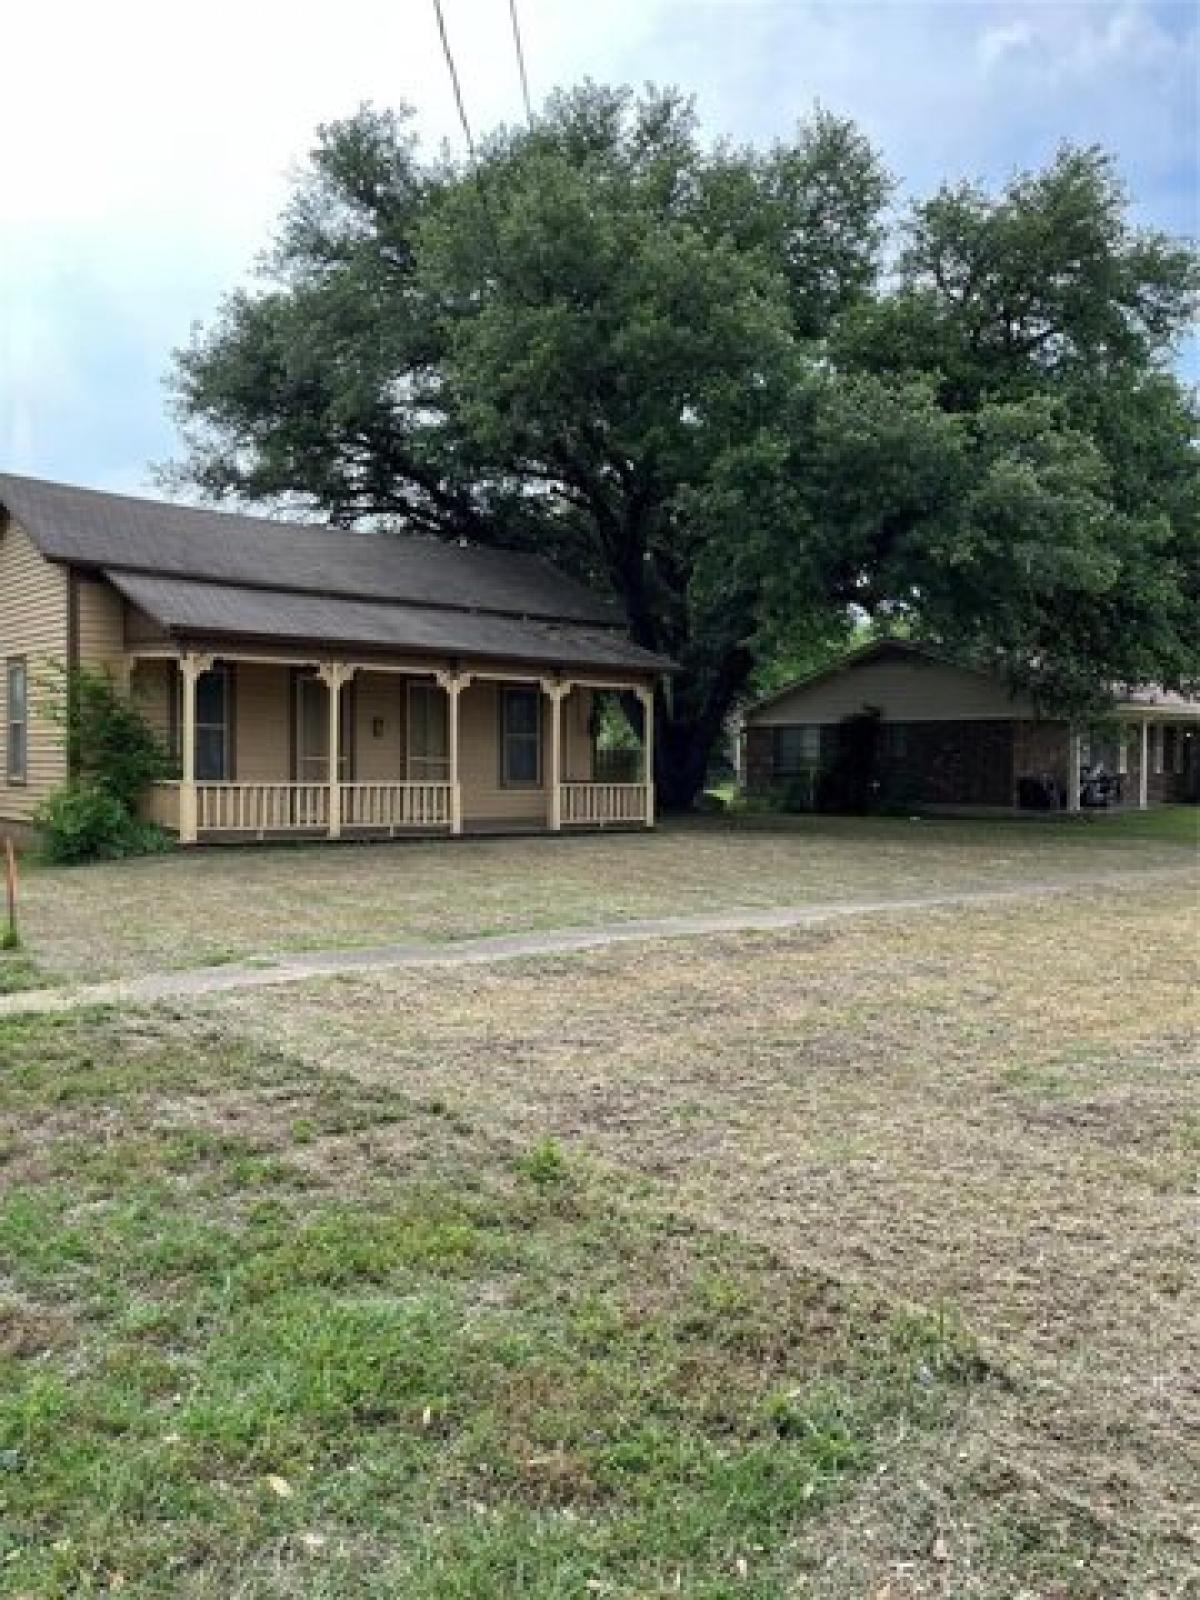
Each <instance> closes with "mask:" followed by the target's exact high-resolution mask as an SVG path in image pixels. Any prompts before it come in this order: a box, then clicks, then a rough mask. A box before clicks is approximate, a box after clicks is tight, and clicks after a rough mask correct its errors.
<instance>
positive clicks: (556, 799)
mask: <svg viewBox="0 0 1200 1600" xmlns="http://www.w3.org/2000/svg"><path fill="white" fill-rule="evenodd" d="M542 692H543V693H544V694H545V695H546V696H547V698H548V699H549V701H550V773H549V787H550V812H549V817H548V819H547V820H548V822H549V825H550V832H551V833H561V832H562V783H563V773H562V707H563V701H564V700H565V699H566V698H567V696H568V695H569V694H570V692H571V685H570V684H569V683H563V682H560V681H559V680H558V679H554V678H543V679H542Z"/></svg>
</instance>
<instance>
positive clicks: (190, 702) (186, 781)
mask: <svg viewBox="0 0 1200 1600" xmlns="http://www.w3.org/2000/svg"><path fill="white" fill-rule="evenodd" d="M212 664H213V658H212V656H206V655H201V654H200V653H199V652H198V651H195V650H189V651H186V652H185V653H184V654H183V655H182V656H181V657H180V658H179V672H180V677H181V680H182V688H183V694H182V700H183V706H182V719H181V720H182V724H183V725H182V727H181V729H180V734H181V739H180V775H179V778H180V781H179V842H180V844H195V842H196V680H197V679H198V678H199V677H200V676H201V674H202V673H205V672H210V671H211V670H212Z"/></svg>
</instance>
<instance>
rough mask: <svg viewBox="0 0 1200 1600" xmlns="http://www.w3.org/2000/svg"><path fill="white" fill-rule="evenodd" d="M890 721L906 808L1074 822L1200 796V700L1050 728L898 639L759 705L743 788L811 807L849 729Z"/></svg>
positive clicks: (890, 761) (892, 774) (1018, 702)
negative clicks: (852, 722)
mask: <svg viewBox="0 0 1200 1600" xmlns="http://www.w3.org/2000/svg"><path fill="white" fill-rule="evenodd" d="M867 710H874V711H876V712H878V713H879V716H880V730H879V747H878V765H879V774H880V778H881V780H882V781H883V782H884V783H885V784H886V786H887V788H888V789H890V790H891V791H892V792H894V793H896V794H898V795H901V796H903V798H904V801H905V803H907V804H911V805H913V806H917V807H923V808H933V809H936V808H938V807H946V808H949V809H954V810H980V811H995V810H1011V809H1015V808H1018V807H1020V806H1021V805H1023V804H1024V805H1028V804H1031V803H1040V804H1049V805H1056V806H1059V807H1061V808H1062V809H1065V810H1068V811H1075V810H1079V809H1080V807H1081V805H1083V804H1086V803H1087V802H1088V800H1089V799H1090V798H1091V797H1092V796H1093V795H1095V794H1096V793H1098V792H1100V791H1099V790H1098V789H1097V787H1096V786H1095V785H1094V784H1092V783H1091V782H1090V781H1089V780H1091V779H1092V778H1093V776H1094V775H1095V774H1098V773H1103V774H1104V775H1105V778H1106V781H1105V784H1104V786H1103V788H1104V791H1105V792H1107V794H1108V796H1109V799H1110V803H1114V804H1118V805H1122V806H1133V807H1139V806H1141V807H1144V806H1151V805H1160V804H1163V803H1165V802H1169V801H1179V800H1186V799H1195V798H1196V797H1197V792H1198V790H1200V699H1193V698H1188V697H1186V696H1183V695H1178V694H1170V693H1166V692H1164V691H1162V690H1158V689H1139V690H1129V691H1125V692H1122V693H1121V694H1119V695H1118V696H1117V697H1116V699H1115V702H1114V705H1113V709H1112V712H1111V715H1110V716H1109V717H1108V718H1106V719H1105V720H1104V721H1103V722H1101V723H1097V724H1096V725H1095V726H1094V727H1090V728H1076V727H1072V726H1070V725H1069V724H1068V723H1067V722H1065V721H1062V720H1055V719H1052V718H1044V717H1040V716H1039V715H1038V713H1037V711H1036V709H1035V707H1034V706H1033V704H1032V702H1030V701H1029V700H1028V699H1025V698H1023V697H1021V696H1019V695H1014V694H1013V692H1012V691H1011V690H1010V689H1009V688H1008V686H1007V685H1006V684H1005V683H1004V682H1002V681H1001V679H1000V678H999V677H997V676H995V675H992V674H989V673H987V672H985V671H982V670H979V669H976V668H972V667H966V666H963V665H962V664H961V663H958V662H955V661H952V660H950V659H949V658H947V657H945V656H943V655H940V654H939V653H938V652H937V651H935V650H932V649H930V648H928V647H926V646H924V645H918V644H910V643H907V642H905V641H902V640H885V641H882V642H880V643H877V644H871V645H867V646H866V647H864V648H863V649H861V650H858V651H855V652H854V653H853V654H851V655H849V656H847V657H846V658H844V659H843V660H842V661H840V662H838V663H837V664H836V665H834V666H832V667H829V668H826V669H825V670H824V671H822V672H817V673H814V674H812V675H811V676H810V677H807V678H804V679H801V680H800V681H799V682H797V683H793V684H789V685H788V687H787V688H785V689H781V690H780V691H779V692H778V693H776V694H773V695H770V696H768V697H767V698H766V699H764V700H760V701H758V702H757V703H756V704H754V705H752V706H750V707H749V708H748V709H747V711H746V712H745V714H744V716H743V720H742V748H741V761H742V779H743V782H744V784H745V787H746V789H747V791H748V792H749V793H751V794H764V793H768V792H770V791H772V790H778V789H787V788H791V787H793V786H795V787H796V788H797V789H798V791H799V793H800V796H801V798H803V795H804V791H805V787H806V785H807V786H809V787H811V786H812V784H813V782H814V781H815V779H816V776H817V774H819V773H820V772H822V771H825V770H828V768H829V766H830V764H831V762H832V761H833V759H834V755H835V752H836V750H837V748H838V741H839V740H840V739H841V738H842V737H843V731H842V729H843V723H844V719H845V718H847V717H849V716H853V715H855V714H856V713H861V712H863V711H867Z"/></svg>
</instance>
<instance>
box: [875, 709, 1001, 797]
mask: <svg viewBox="0 0 1200 1600" xmlns="http://www.w3.org/2000/svg"><path fill="white" fill-rule="evenodd" d="M891 726H893V727H895V728H897V729H898V730H900V732H899V733H898V734H897V735H894V736H893V737H899V738H900V739H901V740H902V743H903V753H902V754H901V755H888V754H886V744H885V755H884V759H883V762H882V768H883V773H884V775H885V777H886V778H887V779H889V780H891V781H892V782H893V783H894V784H895V785H896V786H897V792H898V793H899V794H901V795H903V797H904V798H905V799H906V800H910V801H912V802H913V803H914V804H924V805H949V806H1010V805H1012V803H1013V781H1012V773H1013V724H1012V723H1011V722H1004V721H1000V720H996V721H991V720H987V721H985V720H979V721H970V722H908V723H895V724H892V725H891ZM885 727H886V725H885Z"/></svg>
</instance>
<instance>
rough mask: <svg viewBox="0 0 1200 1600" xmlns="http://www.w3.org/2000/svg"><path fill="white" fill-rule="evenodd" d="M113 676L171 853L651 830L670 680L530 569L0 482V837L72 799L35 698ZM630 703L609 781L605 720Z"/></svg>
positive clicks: (434, 546)
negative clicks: (132, 719) (202, 845)
mask: <svg viewBox="0 0 1200 1600" xmlns="http://www.w3.org/2000/svg"><path fill="white" fill-rule="evenodd" d="M78 665H86V666H89V667H92V668H97V669H103V670H105V671H107V672H109V673H110V674H111V675H112V676H113V678H114V679H115V680H117V681H118V682H119V683H120V684H121V685H123V686H125V687H127V688H128V689H129V691H130V692H131V693H132V694H133V695H134V696H135V698H136V699H137V701H138V702H139V703H140V704H141V705H142V707H143V709H144V710H145V713H146V715H147V716H148V718H149V719H150V720H151V722H152V723H153V725H154V726H155V727H156V729H157V730H158V732H159V733H160V735H161V736H162V738H163V740H164V742H165V743H166V744H167V745H168V747H169V748H170V749H171V750H172V752H173V753H174V755H175V757H176V759H177V761H178V766H179V778H178V779H177V780H176V781H172V782H167V783H161V784H157V785H155V787H154V790H153V792H152V793H150V794H148V795H147V797H146V812H147V815H148V816H150V817H151V818H153V819H154V820H156V821H158V822H159V823H161V824H162V825H163V826H164V827H166V828H168V829H170V830H171V831H173V832H175V833H176V834H177V835H178V837H179V839H180V841H181V842H182V843H185V844H192V843H195V842H197V841H206V840H210V841H211V840H223V841H224V840H257V839H278V838H287V837H292V836H303V837H329V838H338V837H343V836H350V837H352V836H362V837H371V836H375V837H379V836H383V837H388V836H399V835H405V834H429V833H446V834H459V833H467V832H473V831H495V830H498V829H530V830H538V829H546V830H549V831H554V832H557V831H559V830H561V829H572V828H573V829H579V828H590V827H602V826H618V827H627V828H629V827H632V828H648V827H651V826H653V823H654V784H653V780H652V771H651V767H650V763H649V762H648V761H647V759H646V754H645V752H646V751H647V750H652V749H653V737H654V735H653V726H654V694H655V687H656V685H657V684H658V683H659V682H660V680H661V679H662V677H663V674H664V673H666V672H669V671H670V670H671V663H670V662H668V661H666V660H664V659H663V658H662V657H659V656H656V655H653V654H651V653H650V652H648V651H646V650H643V649H640V648H639V647H638V646H637V645H634V644H632V643H631V642H630V641H629V639H628V638H627V637H626V633H625V630H624V627H623V624H622V619H621V618H620V617H619V616H618V615H617V614H616V613H615V612H614V610H613V608H612V607H611V606H609V605H608V604H607V603H606V602H605V601H604V600H603V599H601V598H598V597H597V596H596V594H594V593H593V592H592V591H591V590H589V589H588V588H586V587H584V586H583V585H582V584H581V583H578V582H576V581H575V580H574V579H572V578H569V577H567V576H565V575H564V574H563V573H561V572H558V571H556V570H555V569H553V568H552V567H550V566H548V565H547V564H546V563H544V562H543V561H541V560H539V559H538V558H536V557H533V556H528V555H518V554H512V553H508V552H503V551H496V550H489V549H482V548H476V547H468V546H463V545H453V544H445V543H440V542H437V541H434V540H427V539H419V538H411V537H403V538H401V537H394V536H391V535H384V534H369V533H347V532H342V531H334V530H330V529H328V528H323V527H313V526H306V525H299V524H296V523H290V522H279V521H273V520H267V519H263V518H255V517H246V516H240V515H233V514H230V513H226V512H215V511H207V510H201V509H197V508H193V507H185V506H179V505H172V504H166V503H161V502H156V501H151V500H145V499H141V498H137V497H131V496H125V495H113V494H103V493H99V492H96V491H94V490H88V489H79V488H74V487H70V486H68V485H65V484H56V483H47V482H43V481H40V480H36V479H31V478H22V477H16V476H13V475H5V474H0V822H8V823H17V824H21V823H23V822H28V820H29V819H30V817H31V816H32V814H33V812H34V810H35V808H36V807H37V805H38V804H39V802H40V801H41V800H43V799H44V798H45V797H46V796H47V795H48V794H49V793H50V792H51V791H52V790H53V789H54V788H55V787H57V786H58V785H60V784H62V783H63V782H64V781H66V779H67V777H68V772H67V764H66V753H65V751H64V749H63V745H62V741H61V736H60V733H59V730H58V729H57V728H56V726H55V725H54V723H53V720H52V718H51V717H50V716H49V715H48V714H47V710H46V709H45V708H44V705H43V703H42V697H41V696H40V693H39V687H38V686H39V684H40V683H41V682H42V681H43V679H44V678H45V677H46V676H47V675H48V673H49V672H50V670H51V669H53V668H55V667H58V668H65V667H72V666H78ZM614 692H616V693H620V694H622V695H623V697H624V699H625V703H627V704H633V703H634V702H633V697H636V700H637V701H640V704H641V732H642V751H641V754H640V759H639V757H638V754H637V752H634V766H633V769H632V770H630V769H629V763H628V760H626V762H625V768H626V770H623V771H614V770H611V769H610V767H609V766H607V765H606V764H604V763H603V762H602V761H601V757H600V755H598V752H597V748H596V740H595V737H594V735H595V731H596V717H597V709H598V707H599V705H600V704H601V700H602V697H603V696H605V695H611V694H613V693H614Z"/></svg>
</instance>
